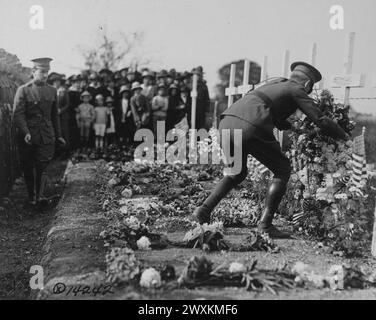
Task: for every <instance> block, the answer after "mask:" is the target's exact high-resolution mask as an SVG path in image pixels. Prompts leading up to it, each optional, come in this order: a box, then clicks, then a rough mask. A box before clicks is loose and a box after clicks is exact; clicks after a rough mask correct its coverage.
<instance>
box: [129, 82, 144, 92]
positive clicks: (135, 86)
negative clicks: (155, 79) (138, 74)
mask: <svg viewBox="0 0 376 320" xmlns="http://www.w3.org/2000/svg"><path fill="white" fill-rule="evenodd" d="M138 89H142V87H141V85H140V83H139V82H138V81H135V82H133V83H132V88H131V90H132V91H133V90H138Z"/></svg>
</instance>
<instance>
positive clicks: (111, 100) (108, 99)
mask: <svg viewBox="0 0 376 320" xmlns="http://www.w3.org/2000/svg"><path fill="white" fill-rule="evenodd" d="M106 102H114V99H112V97H111V96H108V97H107V98H106Z"/></svg>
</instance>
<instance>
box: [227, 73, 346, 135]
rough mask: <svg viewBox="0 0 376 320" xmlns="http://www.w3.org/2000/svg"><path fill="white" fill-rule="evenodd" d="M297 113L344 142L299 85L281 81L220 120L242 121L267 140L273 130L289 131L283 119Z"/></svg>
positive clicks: (241, 102)
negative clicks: (254, 127) (266, 135)
mask: <svg viewBox="0 0 376 320" xmlns="http://www.w3.org/2000/svg"><path fill="white" fill-rule="evenodd" d="M256 91H257V92H261V95H263V96H266V98H267V99H263V98H262V97H259V96H257V92H256ZM297 109H300V110H301V111H302V112H303V113H304V114H306V116H307V117H308V118H309V119H310V120H311V121H312V122H314V123H315V124H316V125H317V126H318V127H319V128H320V129H321V130H322V132H323V133H324V134H326V135H328V136H330V137H332V138H334V139H338V138H340V139H345V138H346V133H345V131H343V129H342V128H341V127H340V126H339V125H338V124H337V123H336V122H334V121H333V120H331V119H330V118H328V117H326V116H323V114H322V112H321V111H320V109H319V108H318V107H317V106H316V105H315V103H314V101H313V100H312V99H311V98H310V97H309V96H308V94H307V93H306V91H305V90H304V87H303V86H302V85H301V84H299V83H297V82H295V81H293V80H288V79H284V78H280V79H277V80H274V81H271V82H269V83H267V84H265V85H263V86H261V87H259V88H257V89H256V90H254V91H251V92H249V93H247V94H246V95H245V96H244V97H243V98H241V99H239V100H238V101H236V102H235V103H234V104H233V105H231V106H230V107H229V108H228V109H227V110H225V111H224V112H223V113H222V115H221V117H223V116H224V115H233V116H236V117H238V118H241V119H244V120H246V121H248V122H250V123H251V124H253V125H254V126H256V127H259V128H261V129H264V131H267V133H268V135H269V136H270V133H271V131H272V130H273V128H274V127H277V128H278V129H280V130H287V129H290V128H291V124H290V123H289V122H287V121H286V119H287V118H288V117H289V116H291V115H292V114H293V113H295V111H296V110H297Z"/></svg>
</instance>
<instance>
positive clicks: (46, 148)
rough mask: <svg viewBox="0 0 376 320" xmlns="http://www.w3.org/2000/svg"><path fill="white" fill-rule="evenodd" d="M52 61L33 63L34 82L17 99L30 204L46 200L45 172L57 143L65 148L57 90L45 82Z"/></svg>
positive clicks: (22, 153)
mask: <svg viewBox="0 0 376 320" xmlns="http://www.w3.org/2000/svg"><path fill="white" fill-rule="evenodd" d="M51 60H52V59H50V58H38V59H34V60H31V61H32V62H33V63H34V67H33V70H32V72H33V80H31V81H30V82H28V83H26V84H25V85H22V86H21V87H19V88H18V90H17V93H16V96H15V98H14V108H13V110H14V122H15V125H16V127H17V128H18V131H19V152H20V160H21V166H22V170H23V173H24V178H25V183H26V187H27V191H28V194H29V204H31V205H35V204H37V203H38V204H40V203H42V202H44V201H46V198H44V196H43V189H44V186H45V183H46V173H45V171H46V168H47V166H48V164H49V162H50V161H51V159H52V157H53V155H54V151H55V140H56V139H57V140H58V141H59V142H60V143H61V144H63V145H65V140H64V139H63V138H62V136H61V130H60V122H59V112H58V107H57V91H56V89H55V88H54V87H52V86H50V85H48V84H47V83H46V81H47V77H48V72H49V70H50V61H51Z"/></svg>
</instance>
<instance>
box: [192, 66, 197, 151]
mask: <svg viewBox="0 0 376 320" xmlns="http://www.w3.org/2000/svg"><path fill="white" fill-rule="evenodd" d="M197 81H198V75H197V73H194V74H193V80H192V91H191V97H192V113H191V129H192V130H191V148H192V149H193V148H194V144H195V139H196V135H195V129H196V108H197Z"/></svg>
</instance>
